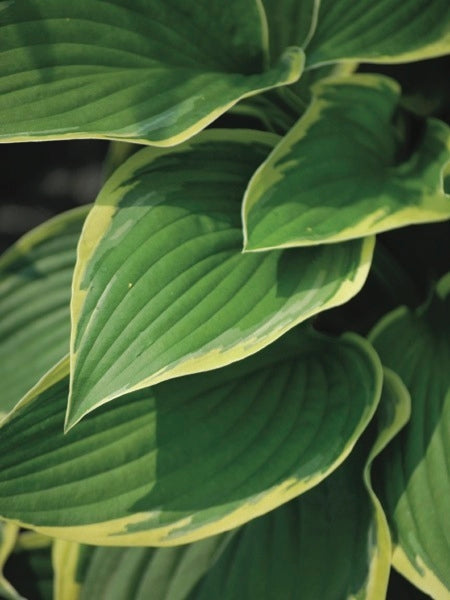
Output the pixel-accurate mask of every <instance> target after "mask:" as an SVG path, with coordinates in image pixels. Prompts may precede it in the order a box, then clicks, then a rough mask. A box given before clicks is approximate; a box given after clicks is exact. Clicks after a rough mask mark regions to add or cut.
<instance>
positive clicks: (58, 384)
mask: <svg viewBox="0 0 450 600" xmlns="http://www.w3.org/2000/svg"><path fill="white" fill-rule="evenodd" d="M381 380H382V372H381V365H380V363H379V360H378V357H377V356H376V354H375V352H374V351H373V350H372V348H371V346H370V345H369V344H368V343H367V342H366V341H365V340H364V339H362V338H359V337H358V336H354V335H351V334H349V335H347V336H344V337H342V338H340V339H335V338H330V337H327V336H324V335H321V334H318V333H315V332H314V331H312V329H311V328H310V327H309V326H305V325H304V326H302V327H300V328H296V329H295V330H293V331H292V332H290V333H289V334H288V335H286V336H284V337H283V338H282V339H280V340H279V341H277V342H276V343H274V344H272V345H271V346H270V347H269V348H267V349H265V350H263V351H261V352H259V353H257V354H255V355H254V356H251V357H250V358H248V359H246V360H245V361H239V362H237V363H234V364H232V365H230V366H228V367H225V368H223V369H217V370H214V371H210V372H208V373H201V374H198V375H192V376H190V377H184V378H179V379H174V380H172V381H167V382H164V383H162V384H159V385H157V386H154V387H152V388H147V389H144V390H140V391H139V392H135V393H133V394H128V395H126V396H124V397H123V398H120V399H118V400H117V401H116V402H112V403H109V404H107V405H106V406H102V407H101V408H99V409H98V410H97V411H95V412H94V413H91V414H90V415H88V416H87V417H86V418H85V419H83V420H82V421H81V422H80V423H79V424H78V426H77V427H75V428H73V429H71V430H70V431H69V432H68V433H67V434H63V422H64V413H65V408H66V399H67V391H68V364H67V361H66V362H63V363H61V364H60V365H59V366H58V367H57V368H56V369H55V370H54V371H53V372H51V373H49V374H48V375H47V376H46V378H45V379H44V380H42V381H41V382H40V384H39V385H38V386H37V387H36V388H35V390H34V391H33V392H31V393H30V394H29V395H28V397H27V398H25V399H24V400H23V401H22V402H21V403H20V404H19V405H18V406H17V407H16V409H15V410H14V411H13V412H12V413H11V414H10V415H9V416H8V418H7V420H6V421H5V422H4V424H3V426H2V428H1V435H0V515H2V516H3V517H5V518H7V519H10V520H13V521H15V522H20V523H22V524H27V526H29V527H31V528H33V529H36V530H38V531H40V532H41V533H44V534H46V535H50V536H55V537H60V538H63V539H66V540H75V541H80V542H84V543H93V544H98V545H127V546H128V545H177V544H180V543H187V542H191V541H196V540H199V539H202V538H204V537H207V536H210V535H215V534H216V533H221V532H222V531H225V530H228V529H231V528H234V527H237V526H239V525H241V524H242V523H245V522H246V521H248V520H250V519H253V518H254V517H256V516H259V515H261V514H264V513H266V512H268V511H270V510H272V509H273V508H275V507H277V506H279V505H281V504H283V503H284V502H287V501H289V500H291V499H292V498H294V497H295V496H297V495H299V494H301V493H303V492H304V491H306V490H308V489H310V488H311V487H313V486H314V485H316V484H318V483H319V482H320V481H322V480H323V479H324V478H325V477H327V476H328V475H329V473H330V472H331V471H333V470H334V469H335V468H336V467H337V466H338V465H339V464H341V463H342V461H343V460H344V459H345V458H346V456H347V455H348V454H349V452H350V451H351V449H352V447H353V445H354V444H355V442H356V440H357V439H358V437H359V436H360V435H361V433H362V431H363V430H364V429H365V427H366V425H367V424H368V422H369V421H370V419H371V417H372V415H373V413H374V410H375V407H376V405H377V402H378V399H379V395H380V392H381V389H380V388H381ZM350 399H351V401H349V400H350Z"/></svg>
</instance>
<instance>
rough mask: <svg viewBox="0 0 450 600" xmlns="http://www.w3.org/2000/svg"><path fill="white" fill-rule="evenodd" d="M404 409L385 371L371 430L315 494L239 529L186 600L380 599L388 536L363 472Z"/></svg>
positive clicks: (399, 387) (403, 398)
mask: <svg viewBox="0 0 450 600" xmlns="http://www.w3.org/2000/svg"><path fill="white" fill-rule="evenodd" d="M408 408H409V397H408V392H407V391H406V389H405V387H404V386H403V384H402V382H401V381H400V379H399V378H398V377H397V376H396V375H395V374H392V373H386V379H385V385H384V387H383V395H382V399H381V404H380V407H379V410H378V411H377V427H375V426H373V427H370V428H369V430H368V431H367V432H365V433H364V435H363V437H362V438H361V439H360V440H359V441H358V443H357V445H356V448H355V449H354V450H353V452H352V453H351V455H350V457H349V458H348V459H347V460H346V461H345V462H344V464H343V465H342V466H341V467H339V469H337V470H336V471H335V472H334V473H333V474H332V475H331V476H330V477H328V478H327V479H326V480H325V481H324V482H322V483H321V484H320V485H318V486H317V487H316V488H314V489H313V490H311V491H309V492H307V493H306V494H304V495H303V496H301V497H299V498H297V499H295V500H293V501H292V502H290V503H289V504H285V505H284V506H282V507H281V508H278V509H277V510H275V511H273V512H271V513H269V514H268V515H265V516H264V517H261V518H259V519H256V520H255V521H252V522H251V523H248V524H247V525H245V527H243V528H242V529H240V530H239V532H238V533H237V534H236V535H235V536H234V537H233V538H232V539H231V541H230V543H229V544H228V545H227V546H226V547H225V550H224V552H223V553H222V555H221V556H220V557H219V559H218V561H217V562H216V564H215V565H213V566H212V568H211V569H210V571H209V572H208V573H207V574H206V575H205V577H204V579H203V580H202V581H201V582H200V583H199V584H198V586H197V588H196V590H195V591H194V592H193V593H192V594H191V595H190V596H189V600H208V599H210V598H220V599H221V600H234V599H235V598H239V600H253V599H254V598H258V599H261V600H266V599H267V600H272V599H273V598H280V599H281V598H301V599H302V600H317V599H318V598H320V600H343V599H349V600H350V599H356V598H357V599H358V600H363V599H366V600H381V599H382V598H385V595H386V589H387V583H388V578H389V571H390V558H391V553H390V550H391V547H390V536H389V529H388V526H387V523H386V519H385V516H384V514H383V510H382V509H381V506H380V503H379V501H378V499H377V498H376V496H375V495H374V493H373V491H372V488H371V484H370V466H371V463H372V460H373V458H374V457H375V456H376V455H377V454H378V452H380V451H381V449H382V448H383V447H384V446H385V445H386V444H387V443H388V442H389V440H390V439H391V438H392V437H393V436H394V435H395V434H396V433H397V431H398V430H399V429H400V428H401V427H402V426H403V425H404V423H405V419H406V418H407V416H408ZM375 429H378V434H377V433H376V431H375ZM374 438H376V439H375V443H374ZM363 474H364V477H363Z"/></svg>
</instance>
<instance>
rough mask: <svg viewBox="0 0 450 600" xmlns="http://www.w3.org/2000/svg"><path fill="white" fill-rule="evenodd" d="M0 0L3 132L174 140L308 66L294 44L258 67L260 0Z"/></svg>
mask: <svg viewBox="0 0 450 600" xmlns="http://www.w3.org/2000/svg"><path fill="white" fill-rule="evenodd" d="M0 11H1V18H0V112H1V114H2V119H1V121H0V139H2V140H4V141H23V140H34V139H60V138H64V137H65V138H77V137H78V138H79V137H106V138H112V139H121V140H130V141H139V142H142V143H150V144H155V145H161V146H165V145H173V144H176V143H179V142H181V141H182V140H183V139H186V138H188V137H190V136H192V135H194V134H195V133H197V132H198V131H200V130H201V129H203V128H204V127H206V125H208V124H209V123H210V122H211V121H213V120H214V119H216V118H217V117H218V116H220V115H221V114H222V113H224V112H225V111H226V110H228V109H229V108H230V107H231V106H232V105H233V104H235V103H236V102H237V101H238V100H239V99H240V98H242V97H245V96H248V95H251V94H254V93H257V92H259V91H261V90H263V89H267V88H271V87H274V86H277V85H282V84H286V83H289V82H292V81H295V80H296V79H298V77H299V76H300V74H301V70H302V66H303V53H302V51H301V50H300V49H298V48H291V49H290V50H288V51H287V53H285V54H284V55H283V57H282V58H281V59H280V61H278V63H277V64H276V65H275V66H274V67H273V68H271V69H270V70H265V63H266V39H265V36H266V32H265V22H264V17H263V14H262V11H261V9H260V8H259V7H258V3H257V2H256V1H255V0H228V1H227V2H222V1H221V0H201V1H196V2H193V3H192V2H191V3H186V2H185V1H184V0H172V1H171V2H165V1H162V0H139V1H136V0H135V1H133V2H128V1H126V0H108V1H106V2H105V1H101V0H91V1H90V2H65V0H24V1H22V2H20V3H15V2H2V3H1V6H0Z"/></svg>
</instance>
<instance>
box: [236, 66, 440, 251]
mask: <svg viewBox="0 0 450 600" xmlns="http://www.w3.org/2000/svg"><path fill="white" fill-rule="evenodd" d="M313 92H314V99H313V101H312V103H311V105H310V107H309V109H308V110H307V111H306V113H305V114H304V115H303V117H302V118H301V119H300V120H299V121H298V123H297V124H296V125H295V126H294V127H293V128H292V129H291V130H290V132H289V133H288V134H287V135H286V136H285V137H284V138H283V140H282V141H281V142H280V143H279V144H278V146H277V147H276V148H275V149H274V151H273V152H272V153H271V155H270V156H269V158H268V159H267V160H266V161H265V162H264V164H263V165H262V166H261V167H260V168H259V169H258V171H257V173H256V174H255V176H254V177H253V178H252V180H251V182H250V184H249V187H248V189H247V192H246V198H245V201H244V207H243V218H244V229H245V237H246V246H245V247H246V249H248V250H260V249H270V248H281V247H290V246H307V245H312V244H320V243H329V242H336V241H341V240H346V239H352V238H357V237H362V236H366V235H369V234H371V233H378V232H380V231H385V230H387V229H392V228H396V227H401V226H405V225H409V224H411V223H420V222H427V221H439V220H445V219H448V218H449V217H450V195H449V194H448V193H446V192H445V190H444V168H445V166H446V164H447V163H448V162H449V160H450V128H449V127H448V126H447V125H446V124H444V123H442V122H440V121H437V120H434V119H430V120H428V121H427V123H426V125H425V131H424V132H423V135H422V136H421V137H419V141H418V143H417V145H416V147H414V148H413V149H412V151H410V152H409V155H408V156H406V157H404V156H402V153H403V148H402V142H403V140H402V139H401V138H400V139H399V135H398V133H397V131H396V127H395V123H394V115H395V111H396V107H397V103H398V96H399V88H398V85H397V84H396V83H395V82H394V81H393V80H391V79H388V78H386V77H381V76H375V75H353V76H351V77H344V78H336V79H333V78H331V79H326V80H324V81H322V82H319V83H318V84H317V85H315V86H314V87H313Z"/></svg>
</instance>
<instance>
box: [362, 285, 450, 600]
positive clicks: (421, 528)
mask: <svg viewBox="0 0 450 600" xmlns="http://www.w3.org/2000/svg"><path fill="white" fill-rule="evenodd" d="M449 291H450V276H447V278H446V279H445V278H444V279H443V280H441V282H440V284H439V285H438V291H437V294H436V295H435V296H434V297H433V298H432V299H431V300H430V301H429V303H428V304H427V305H426V306H425V307H422V308H421V309H419V310H418V311H416V312H412V311H410V310H407V309H406V308H400V309H398V310H395V311H394V312H392V313H390V314H389V315H387V316H386V317H385V318H384V319H382V320H381V321H380V323H379V324H378V325H377V326H376V327H375V329H374V331H373V332H372V335H371V339H372V341H373V344H374V345H375V348H376V349H377V350H378V352H379V354H380V356H381V358H382V360H383V362H384V364H386V365H387V366H389V367H390V368H392V369H394V370H395V371H396V372H397V373H398V374H399V375H400V376H401V377H402V379H403V381H404V382H405V384H406V386H407V387H408V389H409V392H410V394H411V401H412V412H411V419H410V422H409V423H408V425H407V427H406V428H405V429H404V430H403V431H402V433H401V434H400V435H399V437H398V438H396V439H395V440H394V441H393V442H392V444H390V445H389V446H388V448H387V450H386V451H385V452H384V453H383V454H382V456H381V457H380V464H379V471H380V473H379V475H380V476H379V480H380V495H381V497H382V501H383V506H384V508H385V511H386V514H387V517H388V519H389V524H390V526H391V528H392V533H393V537H394V544H395V548H394V554H393V565H394V567H395V568H396V569H397V570H398V571H400V573H402V575H404V576H405V577H407V578H408V579H409V580H410V581H411V582H412V583H413V584H415V585H416V586H417V587H419V588H420V589H421V590H423V591H424V592H425V593H427V594H430V595H431V596H432V597H433V598H436V599H439V600H442V599H444V598H450V577H449V575H450V573H449V569H448V566H449V564H450V549H449V543H448V542H449V539H450V522H449V518H448V498H449V497H450V473H449V466H448V446H449V440H450V428H449V426H450V392H449V390H450V372H449V368H448V366H449V362H450V319H449V315H450V312H449V309H450V295H449Z"/></svg>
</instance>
